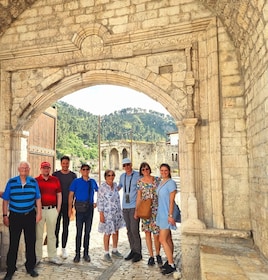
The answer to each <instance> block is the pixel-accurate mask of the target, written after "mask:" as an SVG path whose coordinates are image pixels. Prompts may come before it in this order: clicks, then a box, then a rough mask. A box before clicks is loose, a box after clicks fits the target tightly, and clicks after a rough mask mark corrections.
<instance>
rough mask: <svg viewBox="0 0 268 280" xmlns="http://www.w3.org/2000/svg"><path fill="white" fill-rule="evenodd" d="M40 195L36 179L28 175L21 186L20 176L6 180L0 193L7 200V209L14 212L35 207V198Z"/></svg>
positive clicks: (25, 211)
mask: <svg viewBox="0 0 268 280" xmlns="http://www.w3.org/2000/svg"><path fill="white" fill-rule="evenodd" d="M40 197H41V195H40V190H39V187H38V184H37V181H36V180H35V179H34V178H33V177H30V176H27V177H26V184H25V185H24V186H22V183H21V180H20V176H16V177H13V178H11V179H9V180H8V182H7V184H6V188H5V191H4V193H3V195H2V198H3V199H4V200H7V201H9V210H10V211H13V212H16V213H27V212H30V211H32V210H33V209H34V208H35V202H36V199H39V198H40Z"/></svg>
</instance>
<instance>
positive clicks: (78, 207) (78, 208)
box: [74, 179, 92, 213]
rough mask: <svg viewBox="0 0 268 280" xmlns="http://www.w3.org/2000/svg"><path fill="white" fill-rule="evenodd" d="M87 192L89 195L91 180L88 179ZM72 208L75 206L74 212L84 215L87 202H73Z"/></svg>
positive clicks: (87, 205)
mask: <svg viewBox="0 0 268 280" xmlns="http://www.w3.org/2000/svg"><path fill="white" fill-rule="evenodd" d="M88 185H89V186H88V192H89V193H90V188H91V187H92V185H91V180H90V179H89V182H88ZM74 206H75V211H76V212H79V213H85V212H87V211H88V210H89V206H90V204H89V201H77V200H75V202H74Z"/></svg>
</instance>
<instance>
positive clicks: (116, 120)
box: [55, 101, 177, 161]
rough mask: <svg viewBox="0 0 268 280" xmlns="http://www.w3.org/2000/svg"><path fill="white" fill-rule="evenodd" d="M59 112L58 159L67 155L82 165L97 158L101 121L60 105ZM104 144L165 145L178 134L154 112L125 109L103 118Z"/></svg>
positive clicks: (166, 119)
mask: <svg viewBox="0 0 268 280" xmlns="http://www.w3.org/2000/svg"><path fill="white" fill-rule="evenodd" d="M55 107H56V108H57V114H58V117H57V158H60V157H61V156H62V155H64V154H68V155H70V156H75V157H77V158H80V160H81V161H87V160H89V159H97V158H98V131H99V117H98V116H95V115H92V114H91V113H89V112H86V111H84V110H82V109H76V108H75V107H74V106H71V105H69V104H68V103H65V102H62V101H59V102H57V103H56V104H55ZM100 123H101V125H100V135H101V141H102V142H103V141H112V140H124V139H125V140H126V139H130V138H131V136H132V139H133V140H134V141H146V142H157V141H166V140H167V135H166V134H167V133H168V132H173V131H176V129H177V128H176V125H175V122H174V120H173V118H172V117H171V116H169V115H165V114H162V113H158V112H155V111H149V112H147V111H146V110H144V109H140V108H135V109H132V108H126V109H123V110H120V111H115V112H114V113H112V114H109V115H105V116H102V117H101V120H100Z"/></svg>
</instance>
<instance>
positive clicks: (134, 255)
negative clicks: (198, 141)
mask: <svg viewBox="0 0 268 280" xmlns="http://www.w3.org/2000/svg"><path fill="white" fill-rule="evenodd" d="M122 165H123V169H124V171H125V172H124V173H123V174H122V175H121V176H120V179H119V184H118V185H117V184H116V183H115V182H114V178H115V173H114V171H113V170H106V171H105V173H104V178H105V182H104V183H102V184H101V186H100V188H99V192H98V200H97V207H98V211H99V213H100V223H99V228H98V230H99V232H101V233H104V249H105V254H104V260H106V261H108V262H111V255H112V256H114V257H119V258H123V256H122V254H121V253H119V252H118V250H117V245H118V230H119V229H120V228H122V227H123V226H124V223H125V225H126V228H127V236H128V241H129V245H130V252H129V254H128V255H127V256H126V257H125V260H132V262H138V261H140V260H141V259H142V245H141V236H140V220H141V228H142V231H144V232H145V239H146V245H147V249H148V252H149V256H150V257H149V260H148V265H149V266H153V265H155V260H156V262H157V264H158V266H159V267H160V268H161V271H162V274H164V275H168V274H171V273H173V272H174V271H176V266H175V264H174V259H173V253H174V245H173V241H172V234H171V230H175V229H176V221H175V220H174V217H173V211H174V205H175V195H176V193H177V186H176V183H175V181H174V180H172V179H171V170H170V166H169V165H168V164H166V163H163V164H161V166H160V174H161V176H160V177H155V176H152V175H151V173H152V171H151V167H150V165H149V164H148V163H147V162H143V163H141V165H140V169H139V172H137V171H134V170H133V169H132V162H131V160H130V159H128V158H124V159H123V161H122ZM120 189H123V198H122V200H123V201H122V211H121V204H120V196H119V191H120ZM148 198H150V199H151V200H152V205H151V208H152V215H151V217H150V218H148V219H140V217H139V216H138V214H137V209H138V207H139V205H140V203H141V201H142V200H146V199H148ZM122 212H123V217H122ZM111 235H112V240H113V248H112V253H111V255H110V253H109V240H110V236H111ZM152 235H153V240H152ZM153 241H154V242H153ZM153 243H154V247H155V255H154V252H153V251H154V250H153ZM161 246H162V247H163V249H164V251H165V254H166V257H167V261H166V262H165V263H164V264H163V261H162V257H161V255H160V248H161Z"/></svg>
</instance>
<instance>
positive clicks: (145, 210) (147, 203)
mask: <svg viewBox="0 0 268 280" xmlns="http://www.w3.org/2000/svg"><path fill="white" fill-rule="evenodd" d="M137 216H138V217H140V218H142V219H150V218H151V216H152V199H151V198H148V199H146V200H144V199H142V200H141V202H140V204H139V207H138V208H137Z"/></svg>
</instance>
